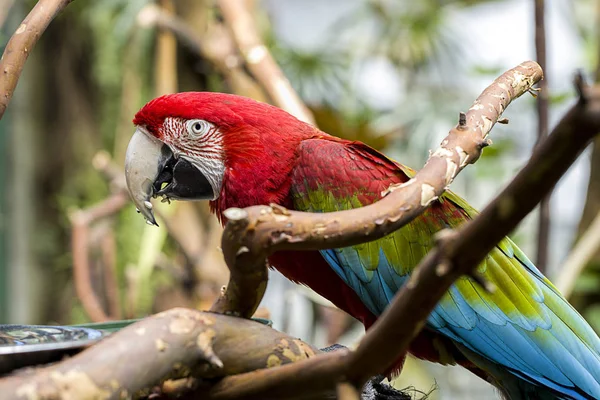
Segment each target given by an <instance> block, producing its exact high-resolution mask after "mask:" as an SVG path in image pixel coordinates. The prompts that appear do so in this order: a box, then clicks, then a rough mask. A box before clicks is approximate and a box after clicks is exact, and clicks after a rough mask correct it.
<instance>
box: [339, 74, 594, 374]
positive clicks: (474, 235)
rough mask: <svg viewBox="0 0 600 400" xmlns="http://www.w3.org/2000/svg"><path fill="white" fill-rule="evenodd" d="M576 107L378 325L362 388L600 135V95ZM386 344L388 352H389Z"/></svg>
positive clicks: (354, 366)
mask: <svg viewBox="0 0 600 400" xmlns="http://www.w3.org/2000/svg"><path fill="white" fill-rule="evenodd" d="M576 84H577V88H578V90H579V92H580V93H581V97H580V99H579V102H578V104H576V105H575V106H574V107H573V108H572V109H571V110H570V111H569V112H568V113H567V114H566V115H565V116H564V117H563V119H562V120H561V121H560V123H559V124H558V126H557V127H556V128H555V129H554V131H553V133H552V135H551V136H549V137H548V138H547V139H546V140H545V141H544V142H543V143H542V144H541V145H540V146H539V147H538V148H537V149H536V151H535V152H534V153H533V155H532V156H531V158H530V159H529V161H528V162H527V164H526V165H525V167H524V168H523V169H522V170H521V171H520V172H519V173H518V174H517V176H516V177H515V178H514V179H513V180H512V182H511V183H510V184H509V185H508V186H507V187H506V188H505V189H504V190H503V191H502V192H501V193H500V194H499V195H498V196H497V197H496V198H495V199H494V200H493V201H492V202H491V203H490V204H489V205H488V206H487V207H486V208H485V209H484V210H483V211H482V212H481V214H480V215H479V216H478V217H477V218H475V219H474V220H473V221H471V222H469V223H466V224H464V225H463V226H461V227H460V228H459V229H458V230H456V231H454V232H452V233H451V234H449V235H444V236H443V237H440V240H439V241H438V245H437V247H436V249H435V250H434V251H431V252H429V254H428V255H427V256H426V257H425V259H424V260H423V261H421V263H420V264H419V266H418V267H417V269H416V270H415V271H414V272H413V274H412V276H411V279H410V281H409V282H408V283H407V284H406V285H405V286H404V287H403V288H402V290H401V291H400V293H398V294H397V295H396V297H395V298H394V301H393V302H392V304H391V305H390V306H389V307H388V308H387V310H386V311H385V312H384V313H383V314H382V315H381V317H380V318H379V320H378V321H377V322H376V323H375V324H374V325H373V327H372V329H371V331H370V332H369V333H370V334H368V335H366V336H365V339H364V340H363V342H362V343H361V346H359V348H358V349H357V351H356V353H354V354H353V358H352V361H350V364H351V366H350V372H349V373H348V377H349V379H351V380H355V381H356V382H358V383H362V382H364V380H366V379H367V378H368V373H365V372H366V371H370V372H371V373H372V372H373V371H378V372H382V370H381V368H382V366H389V365H391V364H392V363H393V362H394V357H393V355H394V354H402V353H403V352H405V351H406V350H407V349H408V345H409V343H410V341H411V340H412V338H413V337H414V336H415V335H416V333H417V332H418V330H420V327H422V326H423V325H424V323H425V320H426V318H427V317H428V316H429V313H430V312H431V310H432V309H433V307H435V305H436V304H437V302H438V301H439V300H440V299H441V297H442V296H443V294H444V293H446V291H447V290H448V289H449V288H450V286H451V285H452V284H453V283H454V281H456V280H457V279H458V278H459V277H460V276H461V275H464V274H466V273H468V272H469V271H470V270H471V269H473V268H474V267H475V266H477V265H479V263H480V262H481V261H483V259H484V258H485V257H486V256H487V254H488V253H489V252H490V250H492V248H493V247H494V246H496V244H497V243H498V242H500V240H502V239H503V238H504V237H505V236H506V235H507V234H509V233H510V232H512V231H513V230H514V229H515V228H516V227H517V225H518V224H519V222H521V220H522V219H523V218H525V216H526V215H527V214H529V213H530V212H531V211H532V210H533V209H534V207H535V206H536V205H537V204H538V203H539V202H540V201H541V200H542V199H543V198H544V196H545V195H546V194H548V193H550V191H551V190H552V189H553V188H554V186H555V185H556V183H557V182H558V180H559V179H560V178H561V177H562V176H563V175H564V173H565V172H566V171H567V169H568V168H569V167H570V166H571V164H572V163H573V162H574V161H575V160H576V159H577V157H578V156H579V154H581V152H582V151H583V150H584V149H585V147H586V146H587V145H588V144H589V142H590V141H591V140H592V139H593V138H594V136H595V135H596V134H597V133H598V132H600V90H598V89H597V88H596V89H593V90H590V89H587V88H584V87H583V84H582V81H581V78H580V77H578V79H577V81H576ZM384 344H385V346H384Z"/></svg>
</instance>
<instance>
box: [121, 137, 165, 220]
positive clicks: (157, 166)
mask: <svg viewBox="0 0 600 400" xmlns="http://www.w3.org/2000/svg"><path fill="white" fill-rule="evenodd" d="M163 147H168V146H166V145H165V144H164V143H162V142H161V141H160V140H158V139H156V138H155V137H154V136H152V135H148V134H147V133H145V132H143V131H142V130H140V129H139V128H138V129H136V131H135V133H134V134H133V136H132V137H131V141H130V142H129V145H128V146H127V153H126V154H125V180H126V182H127V188H128V189H129V194H130V195H131V199H132V200H133V202H134V204H135V206H136V207H137V209H138V211H139V212H141V213H142V215H143V216H144V217H145V218H146V221H148V223H151V224H153V225H156V226H158V224H157V223H156V219H155V218H154V213H153V212H152V203H150V198H151V197H152V196H153V195H154V181H155V180H156V178H157V177H158V174H159V173H160V170H161V169H162V168H163V165H164V164H166V162H165V161H166V160H164V158H165V155H163V151H162V148H163Z"/></svg>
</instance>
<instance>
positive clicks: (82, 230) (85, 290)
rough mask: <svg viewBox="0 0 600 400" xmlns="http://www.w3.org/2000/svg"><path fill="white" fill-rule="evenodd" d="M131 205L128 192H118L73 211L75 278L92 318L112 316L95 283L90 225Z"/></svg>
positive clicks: (78, 291)
mask: <svg viewBox="0 0 600 400" xmlns="http://www.w3.org/2000/svg"><path fill="white" fill-rule="evenodd" d="M127 204H129V196H128V194H127V192H125V191H119V192H117V193H114V194H113V195H111V196H110V197H108V198H107V199H105V200H104V201H102V202H101V203H100V204H98V205H96V206H93V207H91V208H88V209H86V210H78V211H75V212H74V213H72V214H71V216H70V219H71V225H72V226H73V228H72V238H71V248H72V252H73V277H74V281H75V291H76V293H77V296H78V297H79V300H81V304H82V306H83V308H84V309H85V311H86V313H87V314H88V315H89V317H90V318H91V320H92V321H94V322H101V321H106V320H109V319H111V318H110V317H109V316H108V315H106V312H105V311H104V309H103V307H102V305H101V304H100V301H99V300H98V297H97V296H96V293H95V292H94V288H93V287H92V284H91V276H90V265H89V258H88V257H89V254H88V253H89V251H88V247H89V239H88V236H89V226H90V224H92V223H93V222H95V221H97V220H99V219H102V218H105V217H108V216H110V215H112V214H115V213H116V212H118V211H119V210H120V209H122V208H123V207H125V206H126V205H127Z"/></svg>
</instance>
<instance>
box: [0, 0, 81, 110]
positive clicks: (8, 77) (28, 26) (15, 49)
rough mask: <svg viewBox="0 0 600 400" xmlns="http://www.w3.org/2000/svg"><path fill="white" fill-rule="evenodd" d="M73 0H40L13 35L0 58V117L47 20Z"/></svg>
mask: <svg viewBox="0 0 600 400" xmlns="http://www.w3.org/2000/svg"><path fill="white" fill-rule="evenodd" d="M71 1H73V0H40V1H38V3H37V4H36V5H35V7H33V9H32V10H31V12H30V13H29V15H27V17H26V18H25V19H24V20H23V22H22V23H21V25H19V27H18V28H17V30H16V31H15V33H14V34H13V35H12V37H11V38H10V40H9V41H8V44H7V45H6V48H5V49H4V54H3V55H2V58H1V59H0V73H1V74H2V79H0V119H2V116H3V115H4V112H5V111H6V107H7V106H8V103H9V102H10V99H11V98H12V95H13V93H14V91H15V88H16V87H17V82H18V81H19V77H20V76H21V71H23V67H24V66H25V61H27V58H28V57H29V54H30V53H31V51H32V50H33V48H34V47H35V44H36V43H37V41H38V40H39V38H40V36H42V33H44V31H45V30H46V28H47V27H48V25H49V24H50V22H51V21H52V20H53V19H54V17H56V15H57V14H58V13H59V12H60V11H62V9H63V8H65V7H66V6H67V5H68V4H69V3H70V2H71Z"/></svg>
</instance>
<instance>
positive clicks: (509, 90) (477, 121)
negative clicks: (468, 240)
mask: <svg viewBox="0 0 600 400" xmlns="http://www.w3.org/2000/svg"><path fill="white" fill-rule="evenodd" d="M541 78H542V70H541V69H540V67H539V65H538V64H536V63H535V62H533V61H528V62H525V63H523V64H521V65H519V66H517V67H515V68H513V69H511V70H509V71H507V72H505V73H504V74H503V75H502V76H500V77H499V78H498V79H496V80H495V81H494V83H492V85H490V86H489V87H488V88H486V89H485V90H484V92H483V93H482V94H481V95H480V96H479V97H478V99H477V100H476V101H475V103H474V104H473V106H472V107H471V108H470V109H469V111H468V112H467V113H466V114H462V113H461V115H460V119H459V124H458V125H457V126H456V127H455V128H453V129H452V130H451V131H450V133H449V134H448V136H447V137H446V138H445V139H444V140H443V141H442V143H441V146H440V147H439V148H438V149H437V150H436V151H434V152H433V153H432V154H431V156H430V157H429V160H428V161H427V163H426V164H425V166H424V167H423V169H422V170H421V171H419V172H418V174H417V175H416V176H415V177H414V178H413V179H411V180H410V181H408V182H406V183H404V184H402V185H395V186H392V187H390V188H389V189H388V190H387V191H386V193H382V195H383V196H385V197H384V198H383V199H381V200H380V201H378V202H376V203H374V204H372V205H368V206H365V207H362V208H359V209H354V210H350V211H342V212H334V213H326V214H319V213H302V212H297V211H290V210H287V209H284V208H282V207H279V206H275V205H272V206H270V207H266V206H255V207H249V208H246V209H244V210H242V209H235V208H234V209H229V210H226V211H225V217H226V218H227V219H228V220H229V223H228V224H227V226H226V228H225V232H224V233H223V239H222V246H221V247H222V248H223V253H224V255H225V261H226V262H227V265H228V266H229V269H230V271H231V278H230V283H229V286H228V287H227V290H226V292H225V293H224V295H223V296H221V297H220V298H219V299H218V300H217V302H216V303H215V304H214V305H213V308H212V310H213V311H216V312H225V313H234V314H236V315H240V316H245V317H250V316H252V314H253V313H254V311H255V310H256V307H257V306H258V303H259V302H260V300H261V298H262V295H263V293H264V290H265V288H266V278H267V271H266V266H265V260H266V257H267V256H269V255H270V254H272V253H273V252H275V251H279V250H291V249H295V250H300V249H313V250H315V249H326V248H334V247H345V246H350V245H353V244H357V243H361V242H364V241H367V240H375V239H378V238H381V237H383V236H385V235H387V234H389V233H391V232H393V231H395V230H397V229H399V228H400V227H402V226H403V225H405V224H407V223H408V222H409V221H411V220H412V219H414V218H415V217H417V216H418V215H420V214H421V213H422V212H423V210H425V208H426V207H428V206H429V204H431V203H432V202H433V201H434V200H436V199H437V198H438V197H439V196H440V195H441V194H442V193H443V192H444V191H445V190H446V188H447V187H448V185H449V184H450V183H451V182H452V181H453V179H454V177H455V176H456V175H457V174H458V173H459V172H460V171H461V170H462V169H463V168H464V167H465V166H466V165H467V164H470V163H474V162H475V161H476V160H477V159H478V158H479V156H480V155H481V151H482V149H483V148H484V147H485V146H487V145H488V144H489V143H490V142H489V140H488V138H487V135H488V133H489V132H490V130H491V129H492V127H493V126H494V124H495V123H496V121H497V120H498V118H499V117H500V115H501V114H502V112H503V111H504V110H505V109H506V107H507V106H508V105H509V104H510V102H511V101H512V100H514V99H515V98H517V97H519V96H521V95H522V94H523V93H525V92H527V91H528V90H530V89H531V87H532V86H533V85H534V84H535V83H536V82H537V81H539V80H540V79H541Z"/></svg>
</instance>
